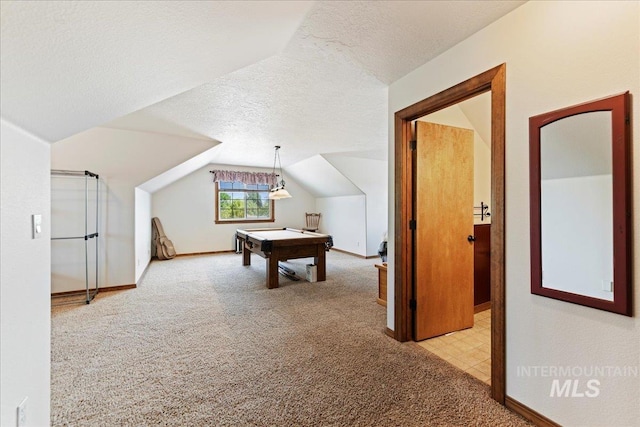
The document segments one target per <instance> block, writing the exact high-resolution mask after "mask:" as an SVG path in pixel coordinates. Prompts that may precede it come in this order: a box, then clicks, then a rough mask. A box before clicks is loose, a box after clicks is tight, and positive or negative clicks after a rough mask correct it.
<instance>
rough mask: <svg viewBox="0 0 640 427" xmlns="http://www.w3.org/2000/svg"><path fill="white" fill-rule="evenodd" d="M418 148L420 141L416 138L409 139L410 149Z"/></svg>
mask: <svg viewBox="0 0 640 427" xmlns="http://www.w3.org/2000/svg"><path fill="white" fill-rule="evenodd" d="M417 148H418V142H417V141H416V140H415V139H414V140H412V141H409V149H410V150H416V149H417Z"/></svg>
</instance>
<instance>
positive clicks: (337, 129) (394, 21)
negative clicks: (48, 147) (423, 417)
mask: <svg viewBox="0 0 640 427" xmlns="http://www.w3.org/2000/svg"><path fill="white" fill-rule="evenodd" d="M522 3H524V2H523V1H366V2H357V1H345V2H343V1H319V2H312V3H311V4H310V3H303V2H292V1H284V2H267V1H258V2H239V1H238V2H235V1H234V2H225V1H222V2H210V1H200V2H164V1H160V2H151V1H140V2H20V3H19V4H18V2H6V1H3V2H2V34H1V35H2V51H1V55H2V56H1V66H2V116H3V117H4V118H5V119H7V120H9V121H11V122H13V123H15V124H17V125H19V126H21V127H23V128H25V129H26V130H28V131H30V132H32V133H34V134H36V135H38V136H41V137H43V138H44V139H46V140H49V141H52V142H54V141H57V140H60V139H63V138H66V137H68V136H70V135H72V134H74V133H77V132H79V131H81V130H85V129H88V128H91V127H94V126H97V125H101V126H106V127H114V128H122V129H131V130H142V131H149V132H157V133H166V134H172V135H178V136H187V137H190V138H193V137H198V138H204V139H213V140H216V141H220V142H222V143H221V144H219V145H217V146H216V147H215V148H214V149H212V150H210V151H209V154H208V155H209V156H210V161H212V162H216V163H222V164H238V165H246V166H268V167H271V166H272V162H273V157H272V156H273V146H274V145H281V146H282V150H281V157H282V164H283V166H287V165H291V164H293V163H296V162H299V161H302V160H304V159H308V158H311V157H313V156H314V155H317V154H325V153H341V152H350V153H353V152H360V151H362V152H367V153H369V154H368V155H371V154H370V153H379V154H374V156H375V157H380V156H383V157H384V155H385V153H386V146H387V139H388V129H387V123H388V111H387V87H388V84H389V83H390V82H393V81H394V80H396V79H398V78H399V77H402V76H403V75H406V74H407V73H409V72H410V71H412V70H414V69H415V68H417V67H418V66H420V65H422V64H424V63H426V62H428V61H429V60H430V59H432V58H433V57H435V56H437V55H438V54H440V53H442V52H444V51H445V50H447V49H449V48H450V47H452V46H453V45H455V44H457V43H458V42H460V41H461V40H463V39H465V38H467V37H469V36H470V35H471V34H473V33H475V32H476V31H478V30H480V29H481V28H483V27H485V26H486V25H488V24H490V23H491V22H493V21H495V20H496V19H498V18H499V17H501V16H503V15H505V14H506V13H508V12H510V11H511V10H513V9H515V8H516V7H518V6H519V5H521V4H522Z"/></svg>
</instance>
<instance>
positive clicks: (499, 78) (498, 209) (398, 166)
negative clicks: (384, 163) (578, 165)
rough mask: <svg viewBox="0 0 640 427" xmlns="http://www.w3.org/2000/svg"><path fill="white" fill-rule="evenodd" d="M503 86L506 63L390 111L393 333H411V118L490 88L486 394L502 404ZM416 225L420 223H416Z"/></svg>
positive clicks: (409, 335)
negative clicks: (488, 383)
mask: <svg viewBox="0 0 640 427" xmlns="http://www.w3.org/2000/svg"><path fill="white" fill-rule="evenodd" d="M505 85H506V64H501V65H498V66H497V67H494V68H492V69H490V70H488V71H485V72H484V73H482V74H479V75H477V76H475V77H472V78H470V79H469V80H466V81H464V82H462V83H460V84H458V85H456V86H453V87H451V88H449V89H446V90H444V91H442V92H440V93H438V94H435V95H433V96H431V97H429V98H426V99H424V100H422V101H420V102H417V103H415V104H413V105H411V106H409V107H406V108H404V109H402V110H400V111H398V112H396V113H395V196H396V197H395V206H394V209H395V224H394V227H395V240H394V243H395V256H394V263H395V274H394V288H395V301H394V307H395V317H394V331H393V336H394V338H395V339H396V340H398V341H403V342H404V341H409V340H411V339H412V338H413V322H412V310H411V309H410V300H411V299H412V298H413V291H412V279H413V273H412V272H413V271H414V270H413V263H414V260H413V248H412V232H411V229H410V225H409V224H410V221H411V220H412V219H413V214H412V212H413V208H414V206H413V196H412V195H413V192H414V183H413V179H412V177H413V174H414V170H413V169H414V165H413V163H412V150H411V146H410V145H411V144H410V141H411V139H412V133H411V122H412V121H413V120H416V119H418V118H420V117H423V116H425V115H427V114H430V113H433V112H436V111H438V110H442V109H444V108H447V107H450V106H452V105H455V104H457V103H459V102H462V101H465V100H467V99H469V98H472V97H474V96H477V95H480V94H482V93H484V92H491V397H492V398H493V399H495V400H496V401H498V402H499V403H501V404H503V405H504V404H505V387H506V384H505V383H506V382H505V369H506V368H505V360H506V358H505V352H506V335H505V327H506V325H505ZM418 226H419V225H418Z"/></svg>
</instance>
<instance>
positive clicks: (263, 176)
mask: <svg viewBox="0 0 640 427" xmlns="http://www.w3.org/2000/svg"><path fill="white" fill-rule="evenodd" d="M209 172H211V173H212V174H213V182H218V181H227V182H242V183H245V184H273V183H274V182H275V181H276V175H274V174H273V173H270V172H242V171H223V170H212V171H209Z"/></svg>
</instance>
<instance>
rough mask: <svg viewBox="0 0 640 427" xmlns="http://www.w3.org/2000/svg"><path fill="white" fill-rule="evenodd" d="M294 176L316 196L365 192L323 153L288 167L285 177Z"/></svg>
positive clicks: (350, 194) (336, 195)
mask: <svg viewBox="0 0 640 427" xmlns="http://www.w3.org/2000/svg"><path fill="white" fill-rule="evenodd" d="M287 176H289V177H291V178H293V179H295V180H296V182H298V184H300V185H301V186H302V188H304V189H305V190H307V191H308V192H309V193H311V194H313V195H314V196H315V197H341V196H355V195H360V194H364V193H363V192H362V190H360V189H359V188H358V187H357V186H356V185H355V184H354V183H353V182H351V181H350V180H348V179H347V177H346V176H345V175H344V174H342V173H341V172H340V171H339V170H338V169H336V168H335V167H334V166H333V165H332V164H331V163H329V162H327V160H326V159H325V158H324V157H322V156H321V155H316V156H313V157H311V158H309V159H305V160H302V161H300V162H298V163H296V164H294V165H291V166H289V168H287V172H286V174H285V178H287Z"/></svg>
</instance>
